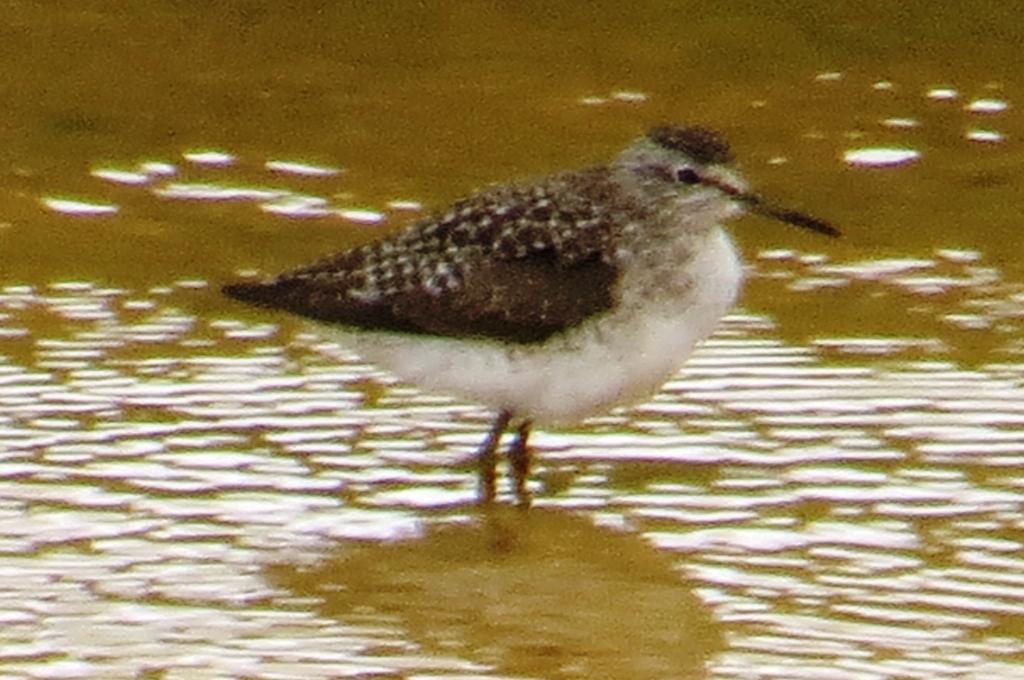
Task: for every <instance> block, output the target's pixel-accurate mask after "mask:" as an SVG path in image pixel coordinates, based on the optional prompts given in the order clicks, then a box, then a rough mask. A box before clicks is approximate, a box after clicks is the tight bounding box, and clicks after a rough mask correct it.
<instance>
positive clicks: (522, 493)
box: [508, 420, 530, 508]
mask: <svg viewBox="0 0 1024 680" xmlns="http://www.w3.org/2000/svg"><path fill="white" fill-rule="evenodd" d="M529 437H530V421H529V420H524V421H523V422H521V423H519V427H518V428H516V438H515V439H514V440H513V441H512V446H510V447H509V449H508V462H509V464H510V465H511V467H512V487H513V489H514V490H515V494H516V502H517V503H518V504H519V505H520V506H521V507H524V508H525V507H529V505H530V492H529V491H527V490H526V480H527V479H528V478H529V476H530V449H529V447H528V446H527V443H526V440H527V439H528V438H529Z"/></svg>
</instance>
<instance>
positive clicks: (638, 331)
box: [325, 227, 742, 424]
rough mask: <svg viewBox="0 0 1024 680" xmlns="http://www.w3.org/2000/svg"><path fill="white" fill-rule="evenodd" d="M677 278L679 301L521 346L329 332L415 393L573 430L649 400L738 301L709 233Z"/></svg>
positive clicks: (727, 260)
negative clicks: (420, 391) (432, 392)
mask: <svg viewBox="0 0 1024 680" xmlns="http://www.w3.org/2000/svg"><path fill="white" fill-rule="evenodd" d="M706 239H707V240H706V241H705V243H704V244H703V246H702V247H700V248H699V249H698V252H697V254H695V255H694V256H693V257H692V258H691V259H689V261H687V262H686V263H685V264H682V265H681V266H680V269H679V271H678V277H680V278H682V279H685V280H688V281H689V284H690V285H689V286H687V287H685V290H686V293H685V294H683V295H681V296H680V297H681V299H677V300H668V301H665V300H658V301H649V302H648V301H644V300H639V301H631V302H632V304H628V305H626V306H624V308H622V309H616V310H614V311H612V312H609V313H607V314H604V315H602V316H601V317H598V318H597V319H595V320H593V321H590V322H587V323H584V324H582V325H581V326H580V327H579V328H576V329H574V330H571V331H568V332H566V333H562V334H559V335H557V336H554V337H553V338H551V339H550V340H549V341H547V342H545V343H542V344H536V345H525V346H509V345H503V344H501V343H499V342H496V341H491V340H479V339H451V338H438V337H431V336H414V335H399V334H392V333H388V334H384V333H358V332H352V331H344V330H342V331H340V332H339V330H338V329H337V328H326V329H325V330H327V331H328V332H330V333H331V335H333V336H335V337H336V338H337V339H338V341H339V342H341V343H342V344H344V345H346V346H347V347H350V348H351V349H353V350H354V351H356V352H357V353H359V354H360V355H361V356H362V357H364V358H365V359H367V360H369V361H371V362H374V363H376V364H379V365H380V366H381V367H383V368H386V369H388V370H390V371H392V372H393V373H395V374H396V375H397V376H399V377H400V378H402V379H404V380H408V381H410V382H412V383H414V384H416V385H419V386H421V387H424V388H427V389H429V390H435V391H438V392H443V393H447V394H450V395H453V396H457V397H460V398H464V399H467V400H470V401H473V402H479V403H482V404H485V405H487V406H490V407H492V408H494V409H508V410H510V411H512V412H513V413H514V414H515V415H517V416H521V417H526V418H531V419H532V420H534V421H535V422H537V423H540V424H569V423H575V422H578V421H580V420H582V419H583V418H586V417H588V416H592V415H597V414H600V413H604V412H605V411H607V410H608V409H610V408H611V407H613V406H617V405H622V404H629V403H633V402H635V401H638V400H640V399H644V398H646V397H648V396H650V395H651V394H653V393H654V392H655V391H657V389H658V388H659V387H661V385H662V384H664V383H665V381H666V380H668V379H669V378H671V377H672V376H673V375H674V374H675V373H676V372H677V371H678V370H679V368H680V366H682V364H683V362H685V361H686V358H687V357H688V356H689V355H690V353H691V352H692V351H693V348H694V346H695V345H696V344H697V343H698V342H700V341H701V340H703V339H705V338H706V337H708V336H709V335H711V333H712V332H713V331H714V329H715V328H716V327H717V325H718V322H719V320H720V319H721V318H722V316H724V315H725V313H726V312H727V311H728V310H729V308H730V307H732V305H733V303H734V302H735V300H736V296H737V294H738V293H739V289H740V283H741V280H742V267H741V265H740V262H739V258H738V256H737V254H736V251H735V249H734V247H733V245H732V242H731V240H730V238H729V236H728V235H727V234H726V233H725V231H723V230H722V229H720V228H718V227H715V228H713V229H711V230H710V231H709V232H708V233H707V237H706Z"/></svg>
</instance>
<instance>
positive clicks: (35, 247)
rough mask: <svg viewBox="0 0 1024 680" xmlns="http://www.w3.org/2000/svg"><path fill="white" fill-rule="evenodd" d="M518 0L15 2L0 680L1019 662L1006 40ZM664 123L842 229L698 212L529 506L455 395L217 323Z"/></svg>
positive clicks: (868, 20)
mask: <svg viewBox="0 0 1024 680" xmlns="http://www.w3.org/2000/svg"><path fill="white" fill-rule="evenodd" d="M523 7H524V8H523V9H514V8H496V7H486V6H471V5H465V4H462V3H450V4H445V5H441V6H439V8H438V9H437V10H436V12H435V11H432V10H428V9H424V8H418V9H411V8H407V9H405V10H386V9H369V8H368V9H366V10H365V11H363V12H360V13H355V12H352V11H351V10H346V9H342V8H329V7H319V6H314V5H309V6H303V7H296V8H295V9H294V11H292V12H289V13H281V12H279V11H274V9H273V6H270V5H264V4H262V3H258V2H251V3H245V4H234V5H226V6H224V7H222V8H213V9H201V8H186V7H184V6H180V5H178V4H175V3H149V4H138V5H134V6H133V9H125V8H119V9H118V10H117V11H116V12H115V11H114V10H112V9H111V8H108V7H107V6H106V5H105V4H104V3H100V2H96V3H79V4H76V6H75V9H68V10H66V11H63V12H59V13H58V12H55V11H53V10H51V9H49V8H47V7H45V6H42V5H37V4H35V3H30V2H23V1H21V0H16V1H15V2H14V4H13V7H12V8H11V11H10V12H9V14H8V19H9V23H8V26H7V28H6V29H5V30H6V35H5V45H6V47H5V49H6V50H7V58H8V62H9V63H8V64H6V65H5V70H7V72H8V73H9V74H10V80H9V82H8V84H7V93H8V100H9V102H10V106H9V111H8V114H7V115H8V122H9V124H8V125H7V126H6V127H3V128H0V162H2V166H0V206H2V208H0V209H2V210H3V214H0V254H2V255H0V258H2V259H0V273H2V276H3V278H2V281H0V678H8V677H10V678H23V677H29V678H56V677H125V678H223V677H237V678H255V677H259V678H332V677H364V678H368V677H389V678H390V677H395V678H398V677H403V678H438V677H444V678H497V677H534V678H582V677H588V678H603V677H609V678H611V677H616V678H619V677H628V678H669V677H679V678H698V677H707V678H722V679H725V678H737V679H739V678H743V679H747V678H816V679H817V678H833V677H835V678H840V677H841V678H843V679H844V680H849V679H851V678H852V679H856V680H860V679H861V678H864V679H868V678H870V679H874V678H900V679H903V678H936V677H965V678H967V677H970V678H974V677H977V678H980V677H996V678H1013V677H1024V671H1022V670H1021V669H1022V668H1024V643H1022V640H1024V624H1022V621H1024V616H1022V615H1024V576H1022V574H1024V559H1022V558H1021V554H1022V551H1021V547H1022V546H1021V542H1022V540H1024V534H1022V529H1024V524H1022V516H1024V513H1022V507H1024V475H1022V473H1021V469H1022V464H1024V427H1022V425H1024V368H1022V363H1021V356H1022V353H1024V329H1022V320H1024V284H1022V280H1024V270H1022V269H1021V264H1020V262H1019V258H1018V257H1016V253H1019V252H1021V248H1022V246H1024V243H1022V240H1024V237H1022V236H1021V233H1022V232H1021V230H1020V229H1019V220H1020V218H1019V210H1018V207H1017V206H1018V205H1019V194H1020V192H1019V189H1018V187H1017V183H1016V181H1015V177H1016V175H1017V174H1018V173H1017V172H1016V167H1017V165H1018V164H1019V156H1020V154H1019V147H1018V143H1017V141H1016V140H1017V139H1018V138H1019V137H1020V135H1021V133H1022V129H1021V127H1022V126H1021V124H1020V118H1019V115H1018V114H1017V112H1016V109H1015V105H1016V102H1018V101H1019V100H1020V97H1019V96H1018V90H1019V86H1018V84H1017V83H1016V82H1014V81H1013V80H1012V79H1013V77H1014V76H1015V71H1013V70H1011V69H1010V65H1011V64H1012V63H1013V62H1012V58H1015V54H1014V50H1013V49H1011V48H1012V47H1013V46H1014V45H1016V44H1017V43H1018V41H1016V40H1014V39H1012V35H1011V34H1012V33H1013V32H1014V31H1015V30H1016V28H1015V26H1016V25H1017V24H1019V19H1017V18H1016V17H1015V16H1009V15H1007V14H1005V12H1006V11H1007V10H1000V9H999V8H993V7H979V8H974V9H975V11H974V12H973V13H972V11H971V10H969V9H967V8H966V6H964V9H963V12H964V13H965V14H964V15H963V16H961V15H960V14H957V13H956V12H954V11H953V10H951V9H935V8H934V7H932V6H924V5H922V6H921V8H920V9H918V8H916V6H914V5H907V4H905V3H904V4H901V9H900V12H904V13H905V14H904V15H901V16H897V14H899V12H897V11H896V10H894V9H892V8H891V7H889V6H888V5H885V6H883V5H882V4H878V5H877V6H872V3H868V5H864V6H863V7H864V9H858V10H854V9H835V8H824V7H822V8H816V9H814V11H813V12H809V11H808V8H807V7H803V6H802V5H799V4H798V3H794V5H792V6H790V7H786V8H778V9H773V10H771V12H770V13H768V14H765V13H764V12H763V11H761V12H760V14H759V15H753V14H751V15H744V14H743V13H739V12H738V11H737V10H730V13H729V14H725V13H723V12H722V11H721V10H714V9H712V8H704V9H703V10H702V11H701V12H696V8H693V7H689V6H683V5H673V6H668V5H666V6H665V7H664V8H657V7H656V6H655V5H653V4H652V5H650V6H644V7H641V8H639V9H637V10H636V11H635V12H632V13H625V12H623V11H622V10H618V9H615V8H614V7H612V6H611V5H609V6H607V7H605V6H602V5H601V4H595V5H594V8H593V10H592V12H590V13H587V14H582V13H580V14H573V13H570V12H564V13H562V14H559V13H557V12H555V11H554V10H551V9H544V8H541V7H539V6H532V5H529V6H523ZM526 7H529V8H530V9H525V8H526ZM859 7H860V6H859ZM958 7H959V6H958ZM957 11H958V12H959V11H960V10H957ZM965 17H966V18H965ZM924 18H927V19H928V21H924ZM869 34H870V39H869V40H866V42H865V38H864V36H865V35H869ZM1008 36H1009V37H1008ZM954 38H955V39H954ZM965 41H969V43H970V45H971V46H972V48H971V49H964V45H965ZM951 91H952V92H951ZM663 119H673V120H700V121H704V122H708V123H711V124H713V125H715V126H717V127H720V128H722V129H723V130H724V131H725V132H727V133H728V135H729V137H730V138H731V139H733V140H734V142H735V146H736V147H737V152H738V155H739V157H740V159H741V163H742V166H743V168H744V170H745V172H746V174H747V176H748V177H749V179H750V180H751V182H752V183H753V184H754V185H755V186H757V187H759V188H763V190H764V191H765V193H767V194H770V195H771V196H773V197H775V198H777V199H778V200H779V201H780V202H782V201H784V202H785V203H787V204H792V205H794V206H795V207H800V208H802V209H806V210H808V211H811V212H814V213H815V214H819V215H822V216H825V217H828V218H829V219H831V220H833V221H834V222H836V223H837V224H839V225H840V226H841V227H842V228H843V231H844V238H842V239H841V240H838V241H829V240H825V239H819V238H815V237H814V236H812V235H806V234H803V233H800V232H798V231H796V230H790V229H787V228H783V227H780V226H778V225H774V224H772V223H770V222H767V221H762V220H759V219H758V218H746V219H744V220H743V221H741V222H739V223H737V224H736V225H735V226H734V228H733V232H734V233H735V234H736V235H737V239H738V240H739V242H740V243H741V245H742V247H743V250H744V252H745V255H746V259H747V261H748V264H749V272H748V283H747V287H746V290H745V293H744V298H743V301H742V305H741V307H740V308H738V309H737V310H736V311H735V312H734V313H733V314H732V315H731V316H730V317H729V318H728V319H727V320H726V322H725V323H724V324H723V327H722V328H721V330H720V332H719V333H718V334H717V335H716V336H715V337H714V338H713V339H712V340H711V341H710V342H708V343H707V344H706V345H705V346H704V347H703V348H702V349H701V350H700V352H699V353H698V354H697V355H696V356H695V357H694V358H693V360H691V361H690V362H689V363H688V365H687V366H686V367H685V369H684V370H683V371H682V372H681V373H680V375H679V376H677V378H676V379H674V380H672V381H671V382H670V383H669V384H667V385H666V386H665V387H664V389H663V390H662V391H661V392H660V393H659V394H658V395H657V396H655V397H654V398H653V399H651V400H650V401H649V402H648V403H645V404H641V405H637V406H635V407H633V408H630V409H624V410H620V411H616V412H613V413H610V414H608V415H607V416H604V417H600V418H595V419H593V420H590V421H588V422H586V423H584V424H581V425H580V426H579V427H577V428H575V429H572V430H565V431H557V432H556V431H540V432H537V433H536V434H535V436H534V438H533V439H532V441H533V443H534V445H535V447H536V452H537V456H536V458H537V464H536V471H535V475H534V478H533V480H532V482H531V483H532V486H533V491H534V495H535V499H536V502H535V507H534V509H533V510H531V511H530V512H529V513H525V514H524V513H520V512H518V511H515V510H514V509H512V508H509V507H499V508H496V509H494V510H493V511H492V512H487V513H482V512H480V511H479V510H477V509H476V508H475V507H474V505H473V499H474V498H475V476H474V470H473V467H472V465H471V464H469V463H467V457H468V456H469V455H470V454H471V453H472V451H473V450H474V448H475V447H476V446H477V444H478V443H479V441H480V440H481V438H482V437H483V434H484V432H485V431H486V429H487V427H488V421H489V418H490V414H488V413H487V412H486V411H485V410H483V409H481V408H479V407H478V406H475V405H470V404H462V403H457V402H454V401H452V400H450V399H447V398H445V397H444V396H439V395H429V394H423V393H420V392H418V391H416V390H415V389H414V388H412V387H410V386H408V385H404V384H401V383H398V382H396V381H395V380H394V379H393V378H391V377H389V376H388V375H386V374H384V373H382V372H380V371H378V370H376V369H374V368H373V367H369V366H366V365H364V364H362V363H361V362H359V361H358V359H357V358H356V357H354V356H352V355H351V354H349V353H348V352H346V350H345V349H344V348H342V347H337V346H335V345H331V344H330V343H327V342H325V341H324V340H323V339H322V338H319V337H318V336H316V335H314V334H312V333H310V332H308V331H306V330H305V329H303V328H302V327H301V326H299V325H298V324H296V323H295V322H294V320H291V319H288V318H283V317H276V316H268V315H265V314H261V313H257V312H253V311H252V310H248V309H244V308H242V307H239V306H236V305H233V304H230V303H229V302H228V301H226V300H224V299H222V298H221V297H220V296H219V294H218V293H217V290H216V289H217V287H218V284H219V282H221V281H223V280H225V279H227V278H229V277H231V276H234V275H235V274H236V273H237V272H238V271H242V270H250V269H258V270H265V271H273V270H277V269H281V268H284V267H287V266H290V265H292V264H296V263H298V262H301V261H303V260H306V259H308V258H310V257H314V256H316V255H318V254H321V253H325V252H328V251H330V250H332V249H336V248H338V247H343V246H345V245H349V244H354V243H359V242H363V241H365V240H368V239H371V238H374V237H375V236H377V235H379V234H383V233H387V232H388V231H389V230H392V229H395V228H398V227H399V226H400V225H401V224H403V223H405V222H406V221H408V220H410V219H413V218H414V217H416V216H417V215H420V214H422V213H423V212H424V211H425V210H426V209H429V208H430V207H432V206H441V205H443V204H444V203H445V202H446V201H447V200H450V199H452V198H454V197H456V196H457V195H459V194H462V193H464V192H465V191H468V190H470V189H472V188H473V187H474V186H479V185H482V184H485V183H488V182H492V181H502V180H506V179H509V178H514V177H520V176H530V175H536V174H542V173H544V172H548V171H551V170H554V169H559V168H564V167H572V166H578V165H582V164H586V163H591V162H599V161H601V160H604V159H606V158H608V157H609V156H611V155H612V154H614V153H615V152H616V151H617V150H618V149H619V148H620V147H621V146H622V145H623V144H624V143H626V141H627V140H628V139H629V138H630V137H631V136H633V135H635V134H637V132H638V131H640V130H642V129H643V128H644V127H646V126H647V125H648V124H649V123H650V122H652V121H657V120H663ZM879 149H888V150H889V153H888V154H883V153H881V152H880V151H879ZM868 150H871V152H870V153H867V151H868ZM897 152H898V153H897ZM911 152H914V153H911ZM915 154H916V155H915ZM865 163H871V164H874V166H873V167H866V166H865ZM502 483H504V480H503V482H502ZM499 492H500V494H501V497H502V499H503V500H504V501H508V500H509V492H508V489H507V487H504V486H503V487H501V488H500V489H499Z"/></svg>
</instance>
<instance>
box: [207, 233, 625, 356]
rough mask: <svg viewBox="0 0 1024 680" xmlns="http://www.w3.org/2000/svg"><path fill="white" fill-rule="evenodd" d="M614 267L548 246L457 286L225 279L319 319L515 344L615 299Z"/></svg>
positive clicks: (241, 294) (249, 297) (243, 296)
mask: <svg viewBox="0 0 1024 680" xmlns="http://www.w3.org/2000/svg"><path fill="white" fill-rule="evenodd" d="M615 278H616V273H615V270H614V268H613V267H611V266H609V265H607V264H605V263H604V262H602V261H601V259H600V258H599V257H594V258H592V259H591V260H588V261H586V262H579V263H576V264H573V265H572V266H571V267H564V266H561V265H559V263H558V262H557V260H556V259H555V258H554V257H552V256H550V255H546V254H543V253H539V254H533V255H531V256H529V257H523V258H518V259H515V260H510V261H502V260H488V261H486V262H481V263H479V264H478V265H477V266H474V267H473V268H472V269H471V270H470V272H469V273H468V274H467V275H466V276H465V278H464V280H463V281H462V282H461V283H460V285H458V286H457V287H455V288H451V289H446V290H443V291H440V292H433V291H430V290H427V289H424V288H417V289H414V290H411V291H406V292H402V293H396V294H393V295H389V296H383V297H381V298H377V299H358V298H351V297H348V296H346V295H345V294H344V291H340V290H337V289H336V288H334V287H332V286H330V285H329V284H326V283H325V282H324V281H323V280H322V279H302V278H287V277H286V278H280V279H277V280H274V281H269V282H262V283H236V284H231V285H228V286H225V288H224V292H225V293H227V294H228V295H229V296H231V297H233V298H236V299H238V300H242V301H245V302H250V303H254V304H257V305H260V306H264V307H272V308H276V309H281V310H284V311H288V312H292V313H294V314H299V315H301V316H304V317H307V318H310V319H314V320H317V321H321V322H326V323H331V324H339V325H345V326H355V327H359V328H364V329H367V330H380V331H397V332H404V333H417V334H427V335H441V336H451V337H473V336H476V337H487V338H493V339H498V340H504V341H509V342H516V343H532V342H540V341H543V340H546V339H547V338H549V337H551V336H552V335H554V334H556V333H559V332H561V331H564V330H566V329H568V328H571V327H573V326H576V325H578V324H580V323H581V322H583V321H584V320H586V319H587V318H589V317H591V316H593V315H595V314H600V313H602V312H604V311H606V310H607V309H608V308H609V307H611V305H612V288H613V285H614V282H615Z"/></svg>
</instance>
